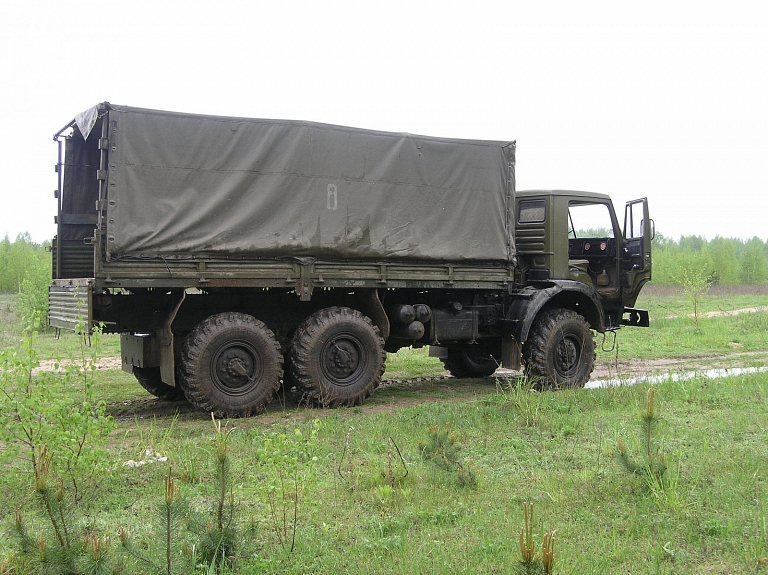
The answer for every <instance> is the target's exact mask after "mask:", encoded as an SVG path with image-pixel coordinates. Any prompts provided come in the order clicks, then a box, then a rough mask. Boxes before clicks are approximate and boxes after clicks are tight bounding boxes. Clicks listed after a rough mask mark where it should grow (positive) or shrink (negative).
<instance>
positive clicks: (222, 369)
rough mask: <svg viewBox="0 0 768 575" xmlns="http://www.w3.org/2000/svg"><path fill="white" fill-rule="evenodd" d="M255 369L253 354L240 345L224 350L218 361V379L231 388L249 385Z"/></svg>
mask: <svg viewBox="0 0 768 575" xmlns="http://www.w3.org/2000/svg"><path fill="white" fill-rule="evenodd" d="M254 371H255V370H254V358H253V355H252V354H251V353H249V352H248V350H246V349H244V348H242V347H239V346H238V347H230V348H228V349H226V350H224V351H223V352H222V353H221V354H219V357H218V359H217V361H216V376H217V379H218V380H219V381H220V382H221V383H222V384H223V385H224V386H226V387H229V388H239V387H243V386H244V385H247V384H248V383H249V382H250V380H251V374H253V373H254Z"/></svg>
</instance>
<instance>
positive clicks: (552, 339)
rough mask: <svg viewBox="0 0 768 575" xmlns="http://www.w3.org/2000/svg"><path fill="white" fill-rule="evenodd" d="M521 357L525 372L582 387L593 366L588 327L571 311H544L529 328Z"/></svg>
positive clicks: (593, 345)
mask: <svg viewBox="0 0 768 575" xmlns="http://www.w3.org/2000/svg"><path fill="white" fill-rule="evenodd" d="M523 360H524V361H525V364H526V369H527V371H528V373H529V374H531V375H532V376H534V377H540V378H543V379H544V380H545V381H546V382H548V383H550V384H552V385H554V386H555V387H584V384H586V383H587V381H589V377H590V375H592V370H593V369H594V368H595V340H594V337H593V335H592V330H591V329H590V327H589V324H588V323H587V321H586V320H585V319H584V318H583V317H582V316H580V315H579V314H577V313H576V312H575V311H572V310H569V309H552V310H549V311H546V312H544V313H542V314H541V315H540V316H539V317H538V318H536V321H535V322H534V324H533V327H532V328H531V333H530V334H529V336H528V341H526V342H525V345H524V346H523Z"/></svg>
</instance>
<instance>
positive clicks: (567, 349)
mask: <svg viewBox="0 0 768 575" xmlns="http://www.w3.org/2000/svg"><path fill="white" fill-rule="evenodd" d="M580 357H581V341H580V340H579V338H578V337H576V336H575V335H574V334H564V335H563V337H562V338H560V341H559V342H558V343H557V346H556V347H555V368H556V369H557V371H558V372H559V373H560V374H561V375H562V376H563V377H569V376H572V375H573V374H575V373H576V372H577V371H578V368H579V359H580Z"/></svg>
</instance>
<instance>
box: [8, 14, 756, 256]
mask: <svg viewBox="0 0 768 575" xmlns="http://www.w3.org/2000/svg"><path fill="white" fill-rule="evenodd" d="M0 75H1V77H2V84H1V86H2V88H0V90H2V92H1V93H2V107H1V108H0V109H1V110H2V125H3V128H4V130H3V134H4V135H3V137H2V140H1V141H0V237H2V236H3V235H4V234H6V233H7V234H8V235H9V236H10V238H11V240H13V239H14V238H15V237H16V235H17V234H18V233H20V232H25V231H28V232H29V233H30V234H31V235H32V238H33V239H34V240H35V241H37V242H42V241H43V240H45V239H50V238H51V237H52V236H53V235H54V233H55V227H54V225H53V216H54V214H55V212H56V203H55V200H54V197H53V190H54V189H55V188H56V175H55V173H54V171H53V167H54V164H55V163H56V159H57V146H56V144H55V143H54V142H53V140H52V136H53V134H54V133H55V132H57V131H58V130H59V129H60V128H61V127H63V126H64V125H65V124H67V123H68V122H69V121H70V120H71V119H72V118H73V117H74V116H75V115H76V114H77V113H79V112H81V111H83V110H84V109H86V108H89V107H91V106H93V105H95V104H97V103H98V102H102V101H109V102H111V103H113V104H122V105H128V106H137V107H144V108H155V109H163V110H173V111H180V112H192V113H202V114H220V115H230V116H245V117H254V118H287V119H297V120H311V121H318V122H327V123H333V124H341V125H348V126H356V127H362V128H374V129H379V130H388V131H395V132H410V133H414V134H425V135H430V136H446V137H459V138H478V139H491V140H517V183H518V188H519V189H524V188H568V189H584V190H591V191H596V192H603V193H607V194H610V195H611V196H612V197H613V200H614V203H615V205H616V206H617V210H618V211H622V210H623V203H624V202H626V201H628V200H631V199H635V198H637V197H643V196H647V197H648V198H649V203H650V208H651V216H652V217H653V219H654V220H655V222H656V229H657V230H658V231H660V232H661V233H663V234H664V235H665V236H669V237H673V238H678V237H679V236H680V235H692V234H696V235H703V236H706V237H707V238H709V239H712V238H713V237H715V236H716V235H720V236H725V237H739V238H745V239H747V238H750V237H753V236H758V237H760V238H762V239H763V240H766V239H768V161H767V160H768V2H765V1H749V2H739V1H734V2H722V1H718V2H712V1H706V0H703V1H698V2H674V1H671V0H666V1H662V2H649V1H643V2H632V3H629V2H616V1H615V0H612V1H609V2H575V1H563V2H552V1H530V0H528V1H515V0H508V1H504V2H483V1H481V0H474V1H473V2H468V1H466V0H463V1H461V2H450V1H445V0H443V1H440V2H419V1H418V0H410V1H405V2H399V1H398V2H391V1H383V2H370V1H355V2H335V1H331V0H323V1H315V2H290V1H271V2H257V1H248V2H227V1H225V0H220V1H218V2H208V1H206V2H200V1H195V0H187V1H185V2H170V1H165V2H160V1H157V0H152V1H150V2H143V1H135V0H132V1H131V2H112V1H108V0H100V1H98V2H90V1H87V2H76V1H68V2H35V1H30V0H26V1H24V0H8V1H6V2H3V3H2V7H0ZM620 217H621V216H620Z"/></svg>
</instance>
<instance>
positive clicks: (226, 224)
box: [49, 102, 653, 416]
mask: <svg viewBox="0 0 768 575" xmlns="http://www.w3.org/2000/svg"><path fill="white" fill-rule="evenodd" d="M54 140H55V141H57V142H58V144H59V160H58V164H57V166H56V169H57V172H58V176H59V186H58V190H57V191H56V194H55V195H56V197H57V199H58V213H57V215H56V222H57V226H58V228H57V235H56V237H55V239H54V240H53V270H54V271H53V285H52V286H51V288H50V298H49V299H50V302H49V303H50V312H49V320H50V324H51V325H52V326H54V327H56V328H59V329H70V330H76V329H84V330H90V329H91V328H93V327H94V326H95V325H97V324H98V325H100V326H102V329H103V331H104V332H105V333H119V334H120V338H121V339H120V341H121V355H122V365H123V369H125V370H126V371H128V372H131V373H133V374H134V375H135V376H136V379H137V380H138V382H139V383H140V384H141V385H142V386H143V387H144V388H145V389H146V390H147V391H149V392H150V393H152V394H154V395H155V396H157V397H160V398H164V399H169V400H175V399H182V398H186V399H187V400H188V401H189V402H191V403H192V404H193V405H195V406H196V407H198V408H199V409H201V410H204V411H207V412H213V413H214V414H216V415H218V416H249V415H251V414H253V413H258V412H260V411H262V410H263V409H264V408H265V406H266V405H267V403H268V402H269V401H270V400H271V399H272V398H273V396H274V395H275V394H276V392H277V391H278V389H279V388H280V386H281V385H284V386H286V387H287V388H290V389H294V388H296V389H298V390H300V391H301V392H303V397H304V399H305V400H306V401H308V402H311V403H313V404H317V405H321V406H326V407H335V406H342V405H345V406H348V405H355V404H360V403H361V402H363V401H364V400H365V399H366V398H367V397H368V396H370V394H371V393H372V392H373V391H374V389H375V388H376V387H377V386H378V385H379V383H380V382H381V378H382V374H383V373H384V367H385V359H386V355H387V352H396V351H397V350H398V349H400V348H403V347H408V346H412V347H416V348H418V347H424V346H430V355H432V356H436V357H440V358H441V359H442V361H443V363H444V364H445V367H446V368H447V370H448V371H450V373H452V374H453V375H454V376H456V377H462V378H482V377H487V376H490V375H492V374H493V373H494V372H495V371H496V369H497V368H498V367H499V366H505V367H509V368H512V369H520V368H521V367H524V368H525V369H526V370H527V372H528V373H529V374H530V375H531V376H532V377H535V378H537V381H539V382H541V384H542V385H544V386H554V387H561V386H566V387H568V386H583V385H584V384H585V382H587V381H588V380H589V377H590V374H591V373H592V370H593V367H594V362H595V342H594V333H593V331H594V332H598V333H606V332H613V331H615V330H617V329H619V328H620V327H621V326H622V325H627V326H647V325H648V313H647V312H646V311H645V310H640V309H635V308H634V307H633V306H634V305H635V300H636V298H637V296H638V293H639V292H640V289H641V288H642V286H643V284H645V283H646V282H647V281H648V280H649V279H650V278H651V238H652V234H653V225H652V221H651V220H650V218H649V215H648V202H647V201H646V200H645V199H640V200H637V201H634V202H629V203H628V204H627V206H626V212H625V216H624V222H623V226H620V224H619V220H618V219H617V217H616V214H615V212H614V209H613V206H612V203H611V200H610V198H609V197H608V196H607V195H603V194H598V193H587V192H575V191H560V190H555V191H545V190H540V191H516V190H515V148H516V144H515V142H499V141H479V140H461V139H447V138H435V137H425V136H416V135H410V134H398V133H389V132H381V131H372V130H363V129H356V128H348V127H341V126H333V125H325V124H319V123H311V122H298V121H282V120H263V119H249V118H233V117H217V116H205V115H192V114H182V113H172V112H165V111H156V110H147V109H140V108H134V107H127V106H117V105H111V104H109V103H106V102H105V103H103V104H99V105H98V106H95V107H93V108H91V109H89V110H86V111H85V112H83V113H82V114H79V115H77V116H76V117H75V118H74V119H73V120H72V121H71V122H69V123H67V124H66V126H64V128H62V129H61V130H59V131H58V132H56V134H55V136H54Z"/></svg>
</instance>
